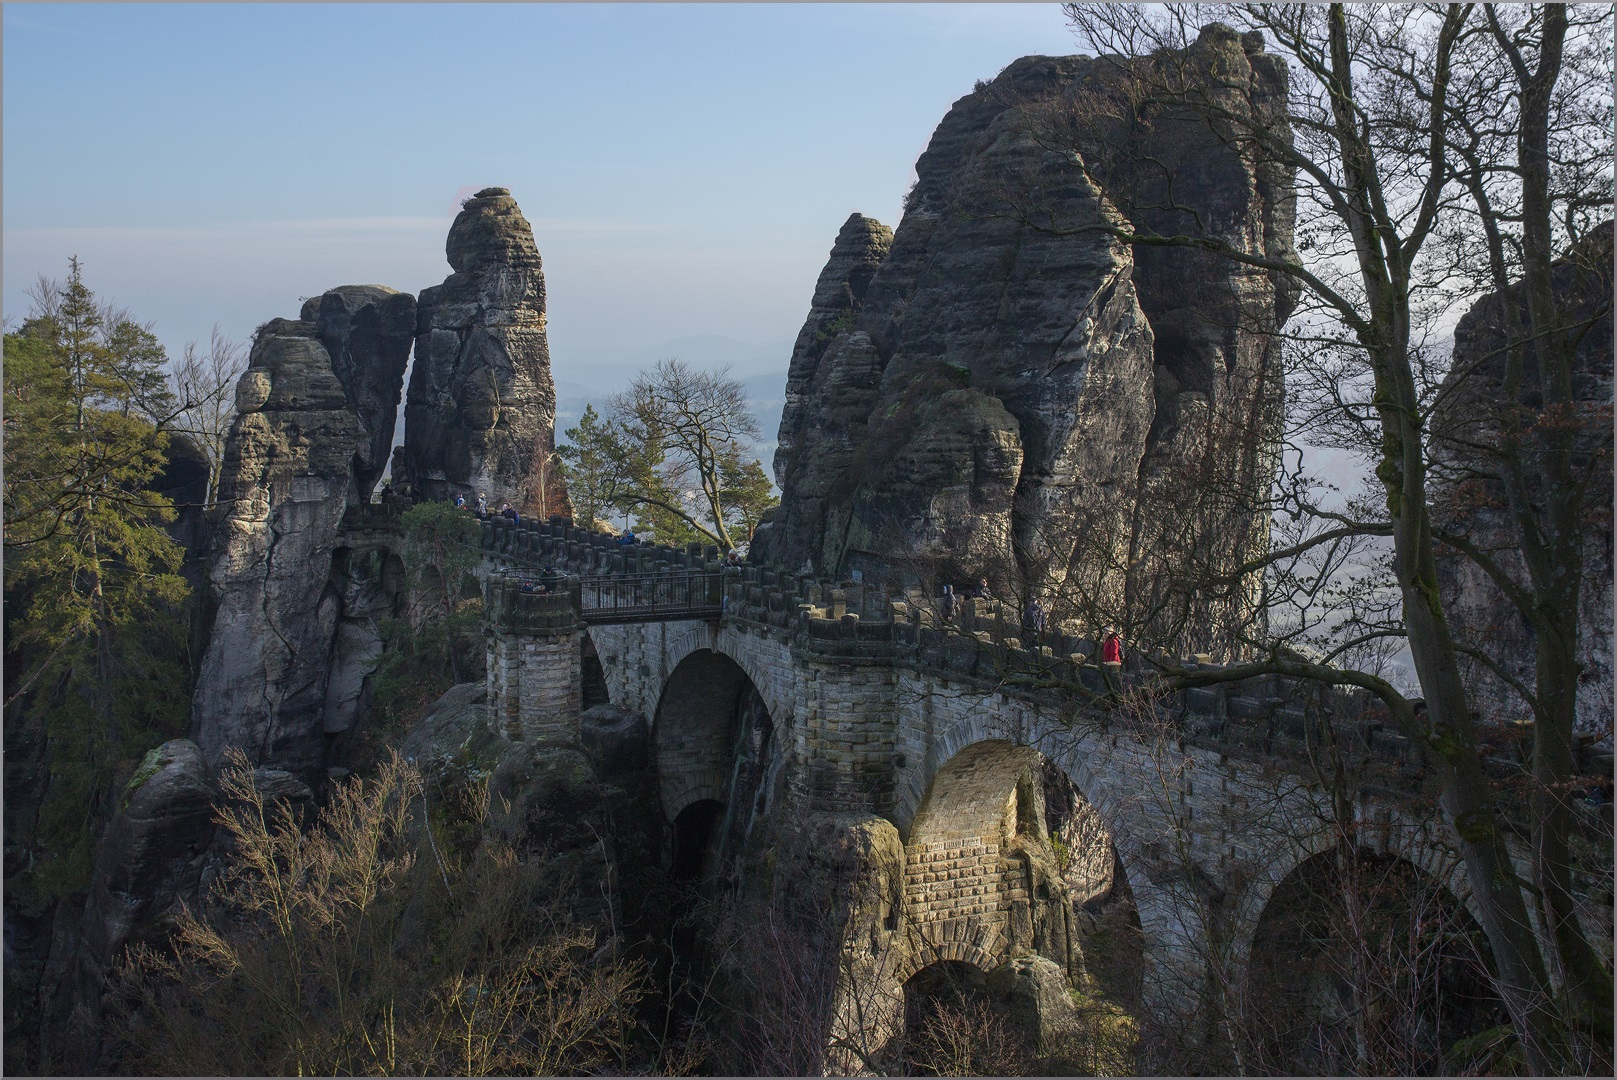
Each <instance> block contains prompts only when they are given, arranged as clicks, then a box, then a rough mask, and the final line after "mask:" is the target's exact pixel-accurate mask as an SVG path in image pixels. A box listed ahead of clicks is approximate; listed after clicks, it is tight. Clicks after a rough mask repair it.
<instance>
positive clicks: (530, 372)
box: [404, 187, 571, 515]
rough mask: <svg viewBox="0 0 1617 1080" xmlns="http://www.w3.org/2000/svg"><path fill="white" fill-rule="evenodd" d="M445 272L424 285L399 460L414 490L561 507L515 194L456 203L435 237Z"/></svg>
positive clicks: (545, 355) (539, 326)
mask: <svg viewBox="0 0 1617 1080" xmlns="http://www.w3.org/2000/svg"><path fill="white" fill-rule="evenodd" d="M445 252H446V254H447V255H448V257H449V265H450V267H451V268H452V269H453V271H454V272H453V273H452V274H450V275H449V276H448V277H447V278H445V279H444V283H443V284H442V285H437V286H434V287H432V288H429V289H424V290H423V291H422V293H421V302H420V306H419V308H418V315H417V322H416V342H415V367H414V369H413V370H412V371H411V374H410V388H409V393H408V395H407V397H406V400H405V408H404V419H405V422H404V430H405V435H404V461H405V467H406V471H407V472H408V480H409V483H410V484H411V486H412V487H413V489H414V492H415V494H416V495H417V496H418V497H426V498H432V499H447V498H453V497H454V496H455V495H465V496H467V497H468V498H473V497H475V496H476V495H477V494H478V493H479V492H482V493H484V494H486V495H487V496H488V498H489V500H490V501H491V502H494V503H498V502H500V501H510V502H511V503H512V504H514V505H516V506H519V507H521V508H522V509H524V510H525V511H527V512H529V513H533V514H540V515H545V514H551V513H560V514H570V513H571V509H570V507H569V504H568V501H567V491H566V488H565V487H564V486H563V484H562V481H561V477H560V475H559V471H558V470H557V469H556V468H555V465H554V462H553V461H552V456H553V454H554V452H555V447H556V431H555V427H556V387H555V384H554V383H553V382H552V381H551V377H550V345H549V342H548V341H547V340H546V335H545V275H544V270H543V268H542V266H541V264H540V259H539V249H538V248H537V247H536V246H535V244H534V240H533V229H532V228H531V227H530V226H529V225H528V221H527V219H526V218H524V217H523V216H522V211H521V210H519V209H518V208H517V203H516V200H515V199H513V198H512V197H511V192H510V191H509V190H507V189H506V188H500V187H490V188H484V189H483V190H482V191H479V192H478V193H477V194H476V195H475V196H473V197H472V198H470V199H468V200H466V202H465V204H464V207H463V209H462V210H461V212H460V214H459V215H458V216H457V217H456V218H455V223H454V224H453V225H452V226H450V229H449V239H448V242H447V243H446V244H445Z"/></svg>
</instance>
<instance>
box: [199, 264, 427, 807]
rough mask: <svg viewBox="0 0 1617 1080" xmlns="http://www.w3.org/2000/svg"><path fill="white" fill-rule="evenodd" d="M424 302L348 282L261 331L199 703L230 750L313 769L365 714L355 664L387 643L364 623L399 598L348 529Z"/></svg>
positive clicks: (205, 728)
mask: <svg viewBox="0 0 1617 1080" xmlns="http://www.w3.org/2000/svg"><path fill="white" fill-rule="evenodd" d="M414 308H415V302H414V300H413V298H412V297H410V296H409V294H407V293H397V292H394V291H392V290H390V289H384V288H381V287H380V286H345V287H343V288H340V289H333V290H331V291H330V292H328V293H326V294H324V295H323V296H321V297H319V298H317V299H314V300H310V301H309V302H308V303H306V304H305V305H304V308H303V313H302V314H303V315H304V318H302V319H299V320H296V321H293V320H287V319H274V320H272V321H270V322H269V323H266V324H265V325H264V326H263V327H261V328H260V330H259V333H258V335H257V337H256V339H255V341H254V344H253V350H252V354H251V358H250V362H249V365H248V369H247V371H246V372H245V373H244V374H243V375H242V378H241V382H240V383H239V384H238V386H237V388H236V409H237V412H238V414H239V415H238V417H237V419H236V422H235V425H234V426H233V428H232V429H231V433H230V437H229V440H228V442H227V443H226V447H225V464H224V469H223V473H222V476H221V478H220V484H219V489H220V490H219V494H220V504H221V506H223V507H225V508H226V509H225V511H224V513H223V516H222V519H221V520H220V522H219V525H218V529H217V539H216V549H217V555H216V557H215V560H214V564H213V568H212V571H211V575H210V576H211V582H212V586H213V591H214V595H215V597H216V598H217V601H218V611H217V613H216V615H215V617H214V621H213V631H212V636H211V639H210V641H209V644H208V650H207V653H206V655H205V657H204V659H203V663H202V667H201V673H200V677H199V679H198V682H197V690H196V696H195V698H194V702H193V710H192V724H193V729H194V732H195V736H196V740H197V743H198V745H199V746H200V747H201V748H202V751H203V753H204V754H205V755H206V757H207V758H208V760H209V761H210V762H212V763H214V764H216V765H217V764H218V762H219V761H220V760H221V758H222V755H223V753H224V751H225V749H226V748H227V747H229V746H238V747H241V748H242V749H243V750H244V751H246V753H247V755H248V757H249V759H251V760H252V761H253V763H254V764H261V763H273V764H275V765H277V766H279V767H281V768H284V769H287V770H289V771H291V772H293V773H295V774H297V775H298V776H300V777H302V778H303V779H305V780H306V781H308V782H310V783H311V784H315V783H317V782H318V780H319V779H320V778H321V776H322V775H323V770H324V766H325V739H326V734H325V733H326V732H328V731H340V730H342V729H343V728H344V727H346V726H347V723H349V722H351V720H352V715H351V713H352V709H353V708H354V706H355V695H354V694H353V693H352V691H353V689H354V688H353V687H352V686H351V685H350V684H352V683H353V682H354V680H353V679H352V678H351V677H350V674H351V673H345V668H346V667H347V666H351V663H352V662H363V661H364V660H365V659H366V658H367V657H369V658H371V659H374V655H375V653H376V652H378V651H379V641H376V642H370V643H369V644H367V641H356V640H354V639H355V638H356V635H357V636H358V637H362V638H365V637H374V626H373V625H372V628H371V630H370V631H368V632H367V631H365V629H364V627H363V626H362V625H360V624H374V619H375V616H376V615H377V614H378V612H377V611H375V610H373V609H374V608H375V606H376V603H378V602H380V603H383V606H385V600H380V601H379V600H378V597H377V595H375V594H377V593H378V589H379V588H381V587H382V586H383V585H384V584H385V582H384V581H383V580H382V579H383V578H384V577H385V575H384V574H383V573H382V571H381V568H378V569H377V572H376V573H374V574H372V573H368V572H367V573H361V572H359V569H358V568H356V567H352V566H350V565H349V563H350V556H351V553H350V552H349V551H348V550H347V549H346V548H344V547H341V546H340V544H339V537H338V530H339V526H340V524H341V521H342V516H343V512H344V511H345V510H346V509H348V508H349V507H351V506H356V505H360V504H362V503H367V502H369V500H370V495H371V489H372V487H374V485H375V482H376V480H377V478H378V477H379V476H380V475H381V473H382V470H383V468H384V466H385V465H386V463H387V452H388V446H389V444H390V443H391V441H392V434H393V427H394V420H395V417H396V415H397V407H398V400H399V391H400V388H401V385H402V382H403V374H404V367H405V364H406V362H407V359H408V356H409V347H410V342H411V340H412V337H413V335H414V330H415V318H414V314H415V312H414ZM384 613H385V612H384ZM371 646H375V647H374V648H373V647H371ZM333 687H335V688H336V689H335V692H336V697H335V698H332V697H331V694H330V692H331V691H332V690H333Z"/></svg>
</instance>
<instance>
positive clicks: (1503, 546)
mask: <svg viewBox="0 0 1617 1080" xmlns="http://www.w3.org/2000/svg"><path fill="white" fill-rule="evenodd" d="M1612 286H1613V281H1612V225H1611V223H1610V222H1607V223H1606V224H1605V225H1603V226H1601V227H1600V228H1599V229H1596V230H1594V231H1593V232H1591V233H1590V234H1589V235H1588V236H1587V237H1586V238H1585V239H1584V241H1583V242H1582V243H1580V244H1579V245H1578V246H1577V247H1575V248H1574V249H1573V250H1572V251H1571V252H1570V253H1569V254H1568V256H1567V257H1566V258H1565V259H1563V260H1561V261H1560V262H1558V263H1557V264H1556V266H1555V267H1554V289H1555V303H1556V307H1557V309H1558V310H1559V311H1560V312H1562V314H1563V316H1564V321H1565V326H1564V327H1563V328H1561V332H1562V333H1564V334H1565V335H1566V337H1567V339H1568V340H1570V341H1572V342H1574V343H1575V350H1576V351H1575V352H1574V353H1573V357H1572V393H1573V397H1574V400H1575V402H1576V404H1577V410H1576V416H1575V417H1574V418H1573V419H1574V421H1575V422H1576V423H1577V424H1578V426H1579V431H1580V436H1579V438H1578V446H1577V449H1576V451H1575V455H1576V465H1575V468H1576V470H1577V474H1578V476H1579V477H1580V479H1584V480H1587V487H1586V489H1585V495H1584V499H1585V504H1584V516H1583V530H1584V532H1583V536H1584V543H1583V582H1582V588H1581V590H1580V594H1579V599H1578V659H1579V661H1580V662H1581V663H1582V665H1583V671H1582V673H1581V675H1580V676H1579V679H1578V706H1577V710H1578V711H1577V722H1576V727H1577V730H1578V731H1580V732H1582V733H1585V734H1587V735H1590V736H1595V737H1601V736H1605V737H1608V738H1609V736H1610V732H1611V724H1612V693H1613V690H1612V685H1613V684H1612V648H1613V643H1612V472H1611V469H1612V461H1611V415H1612V414H1611V410H1612V314H1611V296H1612ZM1514 299H1515V300H1516V306H1517V310H1518V312H1524V311H1525V306H1526V304H1525V300H1524V299H1523V298H1522V297H1521V296H1519V295H1518V296H1516V297H1514ZM1505 308H1506V305H1505V303H1504V298H1502V297H1501V296H1500V295H1499V294H1498V293H1490V294H1489V295H1487V296H1485V297H1483V298H1482V299H1481V300H1479V301H1477V303H1476V304H1475V305H1473V306H1472V308H1471V310H1470V311H1469V312H1467V313H1466V315H1465V316H1464V317H1463V318H1462V319H1461V320H1460V322H1459V325H1458V326H1457V327H1456V328H1455V332H1454V356H1453V363H1452V364H1451V366H1450V373H1449V375H1448V376H1447V377H1446V378H1445V379H1444V381H1443V385H1442V388H1441V390H1440V391H1439V394H1438V397H1437V404H1436V406H1435V407H1434V409H1433V415H1432V418H1431V422H1430V427H1431V431H1432V435H1433V451H1434V457H1435V458H1436V460H1437V463H1438V466H1437V468H1436V470H1434V472H1435V476H1436V478H1437V479H1438V483H1437V484H1436V485H1435V487H1436V494H1437V498H1436V504H1435V506H1434V518H1435V519H1436V521H1437V523H1438V525H1439V526H1440V527H1444V528H1447V529H1450V530H1452V531H1454V532H1456V533H1458V534H1461V535H1463V536H1465V537H1466V538H1467V539H1468V540H1470V542H1471V543H1472V544H1474V545H1476V547H1477V548H1479V549H1480V550H1481V551H1483V552H1485V553H1487V554H1488V555H1489V556H1490V557H1491V558H1492V559H1494V560H1495V561H1496V562H1497V563H1498V564H1499V565H1500V566H1501V568H1502V569H1503V570H1504V571H1505V572H1506V573H1508V574H1509V575H1510V576H1511V577H1512V578H1513V579H1514V580H1516V581H1518V582H1522V583H1524V584H1525V583H1526V582H1527V581H1528V578H1527V568H1526V565H1525V563H1524V562H1523V561H1522V557H1521V554H1520V551H1521V539H1520V532H1519V530H1518V527H1517V526H1516V525H1515V523H1514V522H1513V521H1512V519H1511V515H1510V511H1509V509H1508V507H1507V504H1506V500H1505V494H1504V489H1503V487H1502V486H1501V485H1500V484H1499V482H1498V481H1497V480H1492V479H1488V478H1487V477H1488V474H1489V473H1490V472H1495V471H1497V469H1498V468H1499V467H1500V464H1501V460H1502V459H1501V456H1500V455H1498V454H1496V453H1495V452H1494V450H1495V448H1497V447H1498V446H1499V443H1500V430H1501V426H1500V419H1501V413H1502V411H1503V409H1504V408H1506V407H1507V406H1508V404H1509V403H1508V395H1507V394H1506V392H1505V373H1506V341H1507V335H1506V332H1505V331H1506V325H1507V320H1506V315H1505ZM1520 317H1521V318H1523V319H1524V320H1525V318H1526V315H1525V313H1523V314H1521V316H1520ZM1527 336H1529V335H1528V331H1527V328H1526V327H1523V328H1521V329H1520V330H1518V332H1517V333H1516V334H1515V335H1511V337H1512V338H1513V339H1514V340H1517V341H1520V340H1522V338H1524V337H1527ZM1521 378H1522V388H1521V393H1520V401H1521V405H1522V406H1523V407H1524V408H1526V409H1528V410H1534V409H1538V408H1541V407H1542V397H1541V396H1540V394H1539V383H1538V371H1537V366H1536V365H1535V364H1534V363H1533V362H1532V361H1530V360H1529V361H1527V362H1525V363H1523V365H1522V373H1521ZM1533 440H1534V436H1533V435H1532V434H1531V433H1529V435H1528V437H1527V439H1526V447H1527V449H1528V450H1529V451H1530V450H1531V449H1532V447H1533V445H1534V441H1533ZM1526 461H1527V465H1528V470H1527V471H1528V473H1529V476H1531V474H1532V472H1533V470H1532V463H1531V459H1530V458H1527V459H1526ZM1529 482H1530V483H1531V482H1532V481H1531V480H1530V481H1529ZM1438 571H1439V576H1440V582H1441V584H1442V587H1443V592H1444V598H1445V600H1446V601H1447V605H1446V606H1447V611H1448V614H1449V618H1450V619H1451V621H1452V623H1453V625H1454V627H1455V630H1456V634H1457V636H1458V637H1459V638H1460V640H1461V641H1462V642H1463V643H1465V644H1468V645H1473V646H1475V647H1477V648H1479V649H1480V650H1481V651H1483V652H1484V653H1485V654H1486V655H1487V656H1489V657H1490V658H1492V659H1493V660H1494V661H1495V662H1496V663H1498V664H1499V665H1501V666H1502V667H1503V668H1504V669H1505V671H1506V672H1508V673H1509V674H1510V675H1511V677H1512V678H1514V679H1516V680H1518V681H1519V682H1521V683H1522V684H1523V685H1525V686H1529V687H1531V686H1532V685H1533V684H1534V681H1535V677H1534V666H1535V657H1534V640H1535V638H1534V634H1533V631H1532V629H1531V628H1530V627H1529V625H1528V623H1527V620H1526V619H1525V618H1523V616H1522V615H1521V613H1520V611H1519V610H1518V609H1517V608H1516V607H1515V606H1514V605H1513V604H1511V603H1510V602H1509V601H1508V600H1506V598H1505V594H1504V592H1503V591H1502V590H1501V589H1500V587H1499V585H1498V584H1497V583H1496V582H1494V580H1493V579H1492V578H1490V577H1489V576H1488V575H1487V574H1486V573H1485V572H1484V571H1483V570H1482V568H1481V567H1480V566H1479V565H1478V564H1477V563H1475V562H1472V561H1471V560H1469V559H1466V558H1464V557H1462V556H1460V555H1458V554H1457V553H1454V552H1447V553H1446V555H1445V557H1443V558H1441V559H1440V560H1439V564H1438ZM1469 675H1470V678H1471V684H1472V687H1473V694H1474V697H1473V703H1474V705H1475V707H1476V708H1477V709H1479V710H1480V711H1481V713H1482V715H1483V716H1484V717H1485V718H1487V719H1488V720H1491V721H1494V722H1504V721H1507V720H1527V719H1529V718H1530V712H1529V710H1528V707H1527V705H1526V703H1525V702H1523V701H1522V699H1521V697H1520V695H1519V694H1517V693H1516V692H1515V691H1514V690H1512V689H1511V688H1510V687H1509V686H1508V685H1507V684H1506V683H1505V682H1504V681H1502V680H1501V679H1500V678H1499V677H1498V676H1497V675H1496V674H1495V673H1494V672H1492V671H1490V670H1488V669H1486V668H1484V667H1483V666H1482V665H1480V664H1477V665H1472V670H1471V671H1470V672H1469Z"/></svg>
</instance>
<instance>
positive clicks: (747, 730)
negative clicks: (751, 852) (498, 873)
mask: <svg viewBox="0 0 1617 1080" xmlns="http://www.w3.org/2000/svg"><path fill="white" fill-rule="evenodd" d="M771 735H772V724H771V721H770V717H769V710H768V709H767V708H766V707H765V705H764V702H763V699H762V697H761V696H760V695H759V693H758V690H757V688H756V687H755V686H754V685H753V683H752V680H751V679H750V678H748V677H747V673H746V672H745V671H744V670H743V669H742V668H741V666H740V665H739V664H737V663H736V662H735V661H734V660H732V659H731V658H730V657H728V656H725V655H724V654H722V653H719V652H715V651H713V650H710V649H699V650H697V651H695V652H693V653H691V654H690V655H689V656H687V657H685V659H684V660H682V661H681V662H680V663H679V665H678V666H677V667H675V668H674V670H673V672H672V673H671V674H670V675H669V677H668V681H667V682H666V683H665V684H664V686H663V692H662V696H661V698H660V700H659V701H658V703H657V711H656V714H655V719H654V720H653V726H652V747H653V754H654V756H655V762H656V770H657V785H658V797H659V800H660V802H661V805H662V812H663V815H664V818H665V820H666V821H667V823H668V831H667V834H666V836H667V846H666V848H665V853H664V855H665V861H664V866H665V867H666V868H667V871H668V875H667V876H668V882H669V884H670V886H671V890H670V893H669V899H668V908H667V910H668V916H669V923H668V927H667V935H668V936H667V938H666V947H665V948H664V949H663V950H661V951H660V952H659V953H658V958H657V970H656V975H655V977H656V979H657V981H658V982H659V984H660V985H663V986H666V987H668V988H669V991H668V996H667V998H666V1000H665V1001H664V1008H665V1010H666V1012H665V1015H664V1017H663V1018H662V1020H661V1021H660V1022H661V1023H662V1024H663V1025H664V1029H665V1030H667V1031H682V1030H686V1029H687V1028H688V1026H689V1025H691V1024H694V1023H696V1022H697V1020H698V1018H699V1017H700V1015H701V1011H702V1009H703V1008H704V1007H705V1006H704V1002H707V1001H708V1000H709V991H710V990H711V980H712V978H713V977H714V973H715V971H716V970H717V969H718V967H719V963H720V960H721V954H720V953H717V952H715V951H714V950H713V948H712V942H713V934H714V931H715V929H716V928H718V927H721V926H723V925H724V911H725V909H726V905H727V903H728V901H729V900H730V899H731V898H733V897H734V896H735V894H736V893H737V892H738V891H739V890H740V887H741V884H742V883H741V881H740V874H739V871H738V869H737V867H736V857H737V855H738V853H740V852H741V851H742V850H743V849H744V848H745V845H746V840H747V836H748V834H749V832H750V831H751V830H752V828H753V825H754V822H755V820H757V819H758V818H759V817H760V816H761V814H762V812H763V811H764V810H765V809H766V808H767V802H768V799H769V784H768V781H769V778H770V776H771V775H772V766H773V740H772V738H771Z"/></svg>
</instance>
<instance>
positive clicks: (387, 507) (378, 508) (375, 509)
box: [338, 497, 415, 536]
mask: <svg viewBox="0 0 1617 1080" xmlns="http://www.w3.org/2000/svg"><path fill="white" fill-rule="evenodd" d="M414 505H415V503H414V502H413V501H412V500H410V499H406V498H402V497H393V498H389V499H387V500H386V501H384V502H373V503H360V504H359V505H358V506H350V507H349V508H348V509H346V510H344V511H343V513H342V522H341V524H340V525H339V526H338V528H339V529H340V530H341V531H343V532H346V533H384V534H388V535H390V536H393V535H396V536H403V535H404V520H403V519H404V512H405V511H406V510H408V509H410V507H412V506H414Z"/></svg>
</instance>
